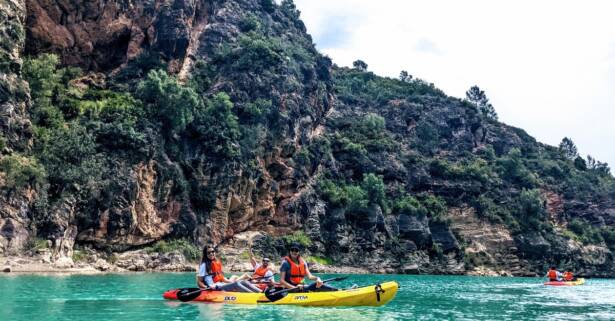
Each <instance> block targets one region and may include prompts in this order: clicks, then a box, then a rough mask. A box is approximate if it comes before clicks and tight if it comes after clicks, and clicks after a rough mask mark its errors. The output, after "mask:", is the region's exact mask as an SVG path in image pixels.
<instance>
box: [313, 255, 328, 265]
mask: <svg viewBox="0 0 615 321" xmlns="http://www.w3.org/2000/svg"><path fill="white" fill-rule="evenodd" d="M306 261H307V262H310V263H318V264H321V265H331V264H333V260H332V259H331V258H328V257H321V256H308V257H307V259H306Z"/></svg>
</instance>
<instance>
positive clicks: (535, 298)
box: [0, 273, 615, 321]
mask: <svg viewBox="0 0 615 321" xmlns="http://www.w3.org/2000/svg"><path fill="white" fill-rule="evenodd" d="M193 280H194V276H193V274H191V273H167V274H162V273H141V274H108V275H46V276H35V275H14V274H12V275H6V276H0V294H1V295H0V320H2V321H5V320H6V321H9V320H27V321H36V320H69V321H72V320H111V321H113V320H154V321H156V320H161V321H162V320H165V321H166V320H220V321H222V320H238V321H256V320H258V321H268V320H271V321H277V320H286V319H288V318H299V319H300V320H318V321H340V320H341V321H351V320H353V321H354V320H358V321H362V320H366V321H367V320H370V321H371V320H536V319H548V320H614V319H615V281H613V280H588V282H587V283H586V284H585V285H583V286H578V287H545V286H543V285H542V283H541V282H542V280H540V279H531V278H480V277H460V276H407V275H353V276H351V277H350V278H349V279H348V280H346V281H342V282H339V283H338V284H337V285H338V286H340V287H347V286H350V285H352V284H353V283H357V284H360V285H367V284H373V283H375V282H382V281H386V280H397V281H398V282H399V283H400V286H401V287H400V289H399V292H398V294H397V297H396V298H395V299H394V300H393V301H392V302H390V303H389V304H388V305H386V306H383V307H378V308H374V307H346V308H343V307H340V308H304V307H294V306H273V305H259V306H257V305H223V304H204V303H182V302H171V301H165V300H163V299H162V297H161V294H162V292H163V291H164V290H166V289H169V288H175V287H185V286H192V284H191V283H192V281H193Z"/></svg>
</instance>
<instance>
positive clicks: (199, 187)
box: [0, 0, 615, 276]
mask: <svg viewBox="0 0 615 321" xmlns="http://www.w3.org/2000/svg"><path fill="white" fill-rule="evenodd" d="M41 53H55V54H57V55H58V57H59V58H60V60H61V65H62V67H66V66H70V67H80V68H81V69H82V71H83V72H84V74H83V75H81V76H79V77H78V78H77V79H73V80H71V81H70V84H71V85H72V86H74V87H75V88H76V89H78V90H83V91H87V90H88V89H93V92H95V93H96V95H98V94H99V93H100V92H114V93H115V92H124V93H130V94H131V95H133V96H135V97H136V96H137V95H136V94H135V93H136V89H135V88H137V87H138V83H139V81H141V80H142V79H143V78H144V77H146V74H147V72H148V71H149V70H150V69H158V68H165V69H166V72H167V73H168V74H170V75H172V76H174V77H177V79H178V80H179V82H180V83H182V84H186V85H190V86H191V87H192V89H194V90H195V93H197V94H198V95H199V96H200V97H199V98H200V99H202V100H203V101H208V102H211V98H212V97H214V96H215V95H216V94H218V93H220V92H224V93H226V94H228V96H229V98H230V101H231V102H232V104H233V107H232V116H233V117H236V118H237V123H238V127H239V129H238V131H239V134H238V135H237V136H238V138H232V139H230V138H229V141H230V142H229V146H230V147H229V148H230V149H233V153H228V155H226V154H224V153H220V152H219V151H218V150H217V149H218V148H219V147H220V145H223V144H222V143H219V142H217V141H215V140H214V139H210V138H211V136H206V135H205V136H203V135H200V134H199V133H200V130H201V129H202V128H198V127H199V126H200V125H199V124H195V123H197V122H196V121H195V120H192V121H191V122H189V124H187V126H186V128H185V129H182V130H181V131H178V132H172V131H169V130H168V128H166V127H165V124H164V123H163V121H162V120H161V119H159V118H160V117H159V116H158V115H142V116H139V117H141V119H145V121H144V122H143V124H141V123H139V124H138V125H135V126H134V128H129V129H126V128H125V127H126V126H124V125H125V124H123V123H122V124H117V123H114V124H111V123H106V120H104V121H103V120H100V119H89V120H87V126H84V127H85V128H84V131H85V132H86V133H87V134H92V137H93V138H92V141H93V142H92V145H93V146H94V147H93V148H92V149H95V154H94V156H93V157H92V158H93V159H92V160H91V161H92V163H95V164H98V165H100V167H96V166H92V167H93V168H96V169H95V170H98V168H104V169H100V171H104V173H97V174H99V175H92V177H96V178H95V179H90V180H87V181H84V182H73V181H70V182H68V183H66V184H64V185H62V186H59V184H57V183H54V182H51V181H50V180H45V179H43V183H40V184H35V183H33V182H31V181H27V180H26V182H25V183H22V184H21V185H23V186H19V187H15V186H12V185H15V184H11V183H14V181H15V179H14V177H13V178H12V177H11V175H12V174H15V172H18V171H14V172H13V173H9V170H12V169H10V168H9V169H6V168H8V167H10V166H8V165H3V168H5V169H1V168H0V255H2V256H10V255H13V254H19V253H26V252H28V253H30V252H38V254H40V258H37V260H42V261H44V264H56V265H57V266H58V268H71V267H72V266H75V265H76V266H79V264H82V262H78V260H77V262H73V261H72V257H73V256H75V255H74V254H79V253H80V252H75V250H74V248H75V247H79V248H83V247H86V248H87V247H89V248H91V249H96V250H98V251H101V253H102V252H103V251H104V252H109V251H112V252H124V253H120V254H118V260H117V262H116V263H114V264H115V265H116V266H117V267H118V268H120V269H126V270H132V271H148V270H154V269H159V270H173V271H180V270H190V269H193V268H194V267H190V266H189V265H190V264H188V263H186V262H185V260H183V257H182V255H181V254H179V253H150V252H148V251H147V250H145V249H144V248H145V247H147V246H149V245H151V244H152V243H154V242H157V241H160V240H171V239H178V238H183V239H187V240H189V241H191V242H194V243H195V244H196V245H198V246H199V247H200V246H203V245H204V244H207V243H212V244H214V245H216V246H219V247H220V248H223V249H224V251H226V252H228V253H229V258H231V257H233V258H238V257H239V258H241V257H242V256H244V259H245V254H244V252H245V248H246V247H247V246H248V245H249V244H250V242H251V243H252V245H253V246H254V249H255V251H257V252H258V253H260V254H263V255H268V256H271V258H272V259H273V260H276V259H278V258H279V257H280V256H282V255H285V254H286V245H287V243H288V242H289V240H290V239H291V238H298V239H301V240H302V241H304V242H305V243H306V255H313V256H315V257H316V256H319V257H325V258H327V259H330V260H332V261H334V262H335V263H337V264H341V265H349V266H354V267H356V269H357V270H360V271H371V272H377V273H448V274H450V273H452V274H460V273H473V274H479V275H537V274H540V273H542V271H541V270H542V269H543V265H544V262H545V261H553V262H557V263H561V264H562V265H566V266H567V267H571V268H575V269H577V270H579V271H583V273H584V274H586V275H598V276H608V275H611V276H612V275H615V271H614V270H613V269H614V268H613V264H612V263H613V252H612V250H613V248H612V244H608V240H604V242H602V243H600V242H597V243H596V244H591V245H590V244H582V243H580V242H579V241H577V240H576V239H575V238H574V237H570V233H567V232H570V230H569V227H570V223H571V222H572V221H573V220H574V219H581V220H582V221H583V222H587V223H588V224H590V225H591V226H592V228H595V229H604V230H605V231H606V229H607V228H612V227H613V226H614V225H615V191H614V189H613V188H614V187H613V186H615V184H613V183H612V181H610V180H609V179H602V178H601V179H598V178H596V176H595V175H594V176H591V175H589V174H588V173H589V172H590V171H591V170H590V169H587V170H585V171H582V170H579V169H575V167H574V166H575V165H574V164H573V163H572V162H570V160H565V159H561V155H560V154H559V152H558V151H557V149H556V148H554V147H551V146H547V145H544V144H541V143H539V142H537V141H536V140H535V139H534V138H532V137H531V136H529V135H528V134H527V133H525V132H524V131H523V130H521V129H518V128H514V127H511V126H507V125H505V124H502V123H499V122H497V121H493V120H489V119H485V117H484V116H483V115H481V114H480V112H479V111H478V110H477V109H476V108H474V107H473V106H471V105H469V104H468V102H466V101H462V100H459V99H455V98H452V97H449V96H446V95H445V94H444V93H442V92H441V91H439V90H438V89H437V88H435V86H434V85H433V84H428V83H426V82H425V81H422V80H413V81H403V80H396V79H388V78H386V79H385V78H382V77H378V76H376V75H374V74H373V73H371V72H369V71H361V70H358V69H356V68H344V67H338V66H335V65H333V63H332V62H331V60H330V59H329V58H327V57H325V56H323V55H321V54H319V53H318V52H317V51H316V49H315V46H314V44H313V41H312V38H311V37H310V36H309V35H308V34H307V32H306V29H305V26H304V24H303V22H302V21H301V20H300V19H299V12H298V10H297V9H296V8H295V6H294V4H293V3H292V1H282V2H279V1H276V2H275V4H274V5H273V6H271V7H269V6H267V2H265V1H260V0H226V1H218V0H125V1H119V0H100V1H80V0H4V1H2V2H1V3H0V147H1V148H0V162H2V164H4V161H6V160H10V161H12V162H13V163H11V164H17V165H20V164H21V165H23V164H27V163H28V162H34V161H36V160H37V157H38V158H39V160H42V159H43V158H42V157H41V155H38V154H37V153H38V152H39V151H37V149H36V148H32V147H33V146H36V141H34V140H33V137H34V134H33V133H34V130H33V126H32V123H31V121H30V119H29V117H30V116H29V114H28V112H29V111H30V110H36V109H34V108H33V109H30V108H31V107H33V106H32V104H33V103H32V102H31V99H30V96H31V93H30V89H29V85H28V83H27V82H26V81H24V79H23V77H22V71H21V69H22V57H23V56H24V54H27V55H32V56H36V55H39V54H41ZM78 90H77V91H78ZM75 97H77V96H75ZM73 98H74V97H73ZM205 105H206V104H205ZM34 107H36V106H34ZM149 107H151V110H147V111H146V112H145V114H148V113H149V112H152V111H155V109H156V108H157V106H155V104H151V106H150V105H148V108H149ZM199 108H200V107H199ZM64 112H65V111H60V113H64ZM80 112H81V111H80ZM195 112H196V111H195ZM199 112H202V111H201V110H199ZM84 114H85V113H84ZM152 114H155V112H153V113H152ZM71 117H75V115H72V114H71V115H68V114H67V115H66V122H65V125H66V126H65V127H66V128H69V127H70V126H72V125H76V123H77V122H81V121H82V120H85V117H84V119H81V118H79V119H73V118H71ZM79 117H80V116H79ZM187 118H189V117H187ZM194 118H196V117H194ZM33 119H34V118H33ZM34 121H35V122H34V124H35V125H36V124H38V123H37V122H36V119H34ZM220 121H222V120H220ZM107 125H109V126H110V127H111V125H113V126H115V127H117V128H115V129H117V130H119V131H120V132H121V133H122V134H118V132H116V131H114V130H115V129H114V130H110V131H109V132H105V131H104V130H107V129H108V128H107V127H106V126H107ZM130 126H132V125H130ZM130 126H128V127H130ZM140 126H142V127H140ZM103 129H104V130H103ZM206 129H209V128H206ZM124 130H125V131H124ZM133 130H134V132H133ZM36 132H37V133H38V131H36ZM137 132H138V133H137ZM105 133H106V134H105ZM124 134H125V136H130V138H134V137H132V136H135V137H136V138H135V139H134V141H133V140H129V142H128V143H126V144H125V145H128V146H118V145H122V144H124V143H125V142H123V141H121V140H122V139H123V138H125V137H120V136H123V135H124ZM36 137H38V136H36ZM37 139H38V138H37ZM115 140H118V142H117V144H118V145H114V143H116V141H115ZM210 140H211V141H210ZM222 140H224V139H222ZM134 145H138V146H134ZM123 147H127V148H126V149H123ZM513 151H514V152H515V153H518V156H515V157H517V159H513V156H514V155H512V154H510V153H511V152H513ZM515 153H513V154H515ZM511 155H512V156H511ZM545 155H547V156H549V157H550V158H547V156H545ZM69 156H79V155H69ZM7 163H8V162H7ZM65 163H66V162H65ZM87 164H89V163H87ZM70 165H71V164H66V171H70ZM45 166H47V165H45ZM62 166H64V164H62ZM62 166H60V168H61V169H62V170H63V169H64V167H62ZM85 166H87V165H85ZM3 171H4V172H3ZM572 171H576V172H574V173H575V175H577V176H579V177H582V178H584V181H583V183H584V184H585V185H579V186H573V187H571V188H568V187H567V186H564V185H565V184H562V180H563V179H564V178H566V177H567V176H565V175H568V174H570V173H572ZM369 174H373V175H375V177H377V179H378V180H380V179H381V180H382V184H383V186H380V185H379V186H364V185H365V184H367V183H366V182H365V181H364V179H365V177H366V175H369ZM583 175H585V176H583ZM590 176H591V177H590ZM11 179H12V180H13V182H10V181H9V180H11ZM325 179H326V180H330V181H331V182H333V185H334V188H332V189H333V190H335V191H334V192H339V193H337V195H328V194H327V193H326V192H325V191H323V187H322V186H321V185H320V183H321V182H322V181H324V180H325ZM588 182H592V184H593V183H594V182H601V185H600V186H601V187H600V190H598V189H592V188H591V186H589V185H592V184H589V183H588ZM609 182H611V183H609ZM368 183H369V182H368ZM54 184H55V185H54ZM609 184H610V185H609ZM592 186H593V185H592ZM374 187H376V188H374ZM528 189H535V190H537V191H539V193H540V196H541V198H542V199H541V200H540V201H539V202H538V203H540V204H534V205H536V206H535V207H536V208H539V210H538V211H536V213H537V214H536V213H534V214H535V216H536V217H534V218H535V219H538V220H542V222H543V223H544V224H547V225H550V226H551V227H552V230H549V231H547V230H545V229H543V230H540V229H538V228H537V227H535V226H524V225H523V224H519V223H527V222H524V221H523V220H524V219H525V218H526V216H527V215H528V213H527V212H528V211H526V208H525V207H523V206H519V199H520V194H522V192H523V191H524V190H528ZM340 191H342V192H343V193H342V192H340ZM331 194H336V193H333V192H332V193H331ZM342 194H344V195H342ZM382 194H384V195H385V196H384V197H383V196H382ZM336 196H338V197H337V198H336ZM403 197H414V198H415V200H417V202H419V201H420V202H423V203H421V204H422V205H421V206H422V207H417V208H415V209H416V215H407V214H404V213H411V212H401V211H398V210H397V209H396V207H395V206H396V205H398V203H399V202H400V200H401V199H403ZM383 198H385V199H383ZM515 223H516V224H515ZM601 231H602V230H601ZM605 235H606V236H605V237H604V238H607V236H608V235H607V234H605ZM37 243H38V244H43V243H44V244H47V246H46V247H45V249H41V248H37ZM609 246H611V248H610V249H609ZM75 257H79V256H75ZM105 257H106V256H105ZM107 263H110V261H109V262H107ZM107 263H106V261H105V260H104V259H102V258H100V257H95V258H94V257H92V259H91V262H88V264H91V265H92V266H94V267H95V268H96V269H97V270H102V271H106V270H109V269H113V268H114V267H113V264H109V265H108V264H107ZM227 265H228V266H229V267H231V268H232V269H235V270H242V269H245V268H246V264H245V262H242V261H241V260H239V259H236V260H235V259H232V262H228V263H227ZM314 266H315V268H316V269H319V270H322V271H332V270H330V269H327V267H326V266H324V265H314ZM353 271H354V270H353Z"/></svg>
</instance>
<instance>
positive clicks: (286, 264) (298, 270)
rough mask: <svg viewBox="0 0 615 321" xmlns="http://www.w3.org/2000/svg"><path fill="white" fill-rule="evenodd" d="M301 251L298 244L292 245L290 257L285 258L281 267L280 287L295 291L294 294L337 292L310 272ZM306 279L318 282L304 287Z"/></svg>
mask: <svg viewBox="0 0 615 321" xmlns="http://www.w3.org/2000/svg"><path fill="white" fill-rule="evenodd" d="M300 251H301V246H300V245H299V244H298V243H293V244H291V245H290V247H289V252H288V256H286V257H285V258H284V260H283V261H282V265H281V266H280V285H282V286H283V287H285V288H287V289H293V290H292V292H309V291H312V292H318V291H337V289H336V288H334V287H332V286H329V285H326V284H323V282H322V280H321V279H320V278H319V277H317V276H314V275H313V274H312V273H311V272H310V269H309V268H308V265H307V263H306V262H305V261H304V260H303V258H301V255H299V252H300ZM305 277H307V278H308V279H310V280H313V281H316V282H314V283H312V284H310V285H308V286H304V284H303V282H304V278H305Z"/></svg>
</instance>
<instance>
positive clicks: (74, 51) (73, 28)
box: [26, 0, 210, 71]
mask: <svg viewBox="0 0 615 321" xmlns="http://www.w3.org/2000/svg"><path fill="white" fill-rule="evenodd" d="M26 3H27V9H28V10H27V12H28V17H27V32H28V38H29V39H30V40H29V41H28V43H27V46H26V52H28V53H39V52H53V53H57V54H59V55H60V56H61V57H62V62H63V63H64V64H67V65H77V66H81V67H84V68H85V69H88V70H97V71H109V70H113V69H115V68H118V67H120V66H121V65H123V64H125V63H126V62H127V61H129V60H131V59H134V58H135V57H137V56H138V55H139V54H141V53H142V52H144V50H154V51H157V52H159V53H160V54H162V55H164V57H165V58H166V59H168V60H169V61H170V62H171V64H170V67H171V69H172V70H175V71H179V70H180V69H181V68H182V66H183V64H184V59H185V58H186V56H187V54H188V52H189V51H191V52H192V50H189V49H191V48H192V47H194V42H196V41H198V37H199V34H200V33H201V32H202V30H203V25H204V24H205V23H206V21H207V16H208V15H209V14H210V13H209V6H210V2H209V1H185V0H177V1H140V0H137V1H129V2H122V1H114V0H105V1H102V2H96V3H93V2H89V3H82V2H80V1H39V0H28V1H26Z"/></svg>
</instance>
